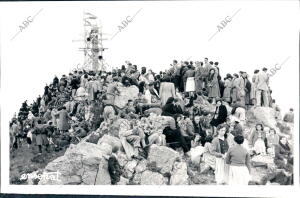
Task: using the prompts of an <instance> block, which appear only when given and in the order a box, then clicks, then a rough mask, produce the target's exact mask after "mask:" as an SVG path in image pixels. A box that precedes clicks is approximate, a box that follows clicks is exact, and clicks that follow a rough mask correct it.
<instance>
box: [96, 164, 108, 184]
mask: <svg viewBox="0 0 300 198" xmlns="http://www.w3.org/2000/svg"><path fill="white" fill-rule="evenodd" d="M95 185H111V179H110V175H109V172H108V162H107V160H106V159H105V158H102V159H101V161H100V164H99V169H98V173H97V177H96V181H95Z"/></svg>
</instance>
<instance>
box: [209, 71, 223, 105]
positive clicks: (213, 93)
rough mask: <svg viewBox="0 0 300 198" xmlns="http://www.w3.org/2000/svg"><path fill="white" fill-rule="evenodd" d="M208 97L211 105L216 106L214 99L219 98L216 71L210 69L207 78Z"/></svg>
mask: <svg viewBox="0 0 300 198" xmlns="http://www.w3.org/2000/svg"><path fill="white" fill-rule="evenodd" d="M207 86H208V97H209V98H211V99H212V104H216V98H220V96H221V94H220V88H219V81H218V70H217V69H214V68H212V69H210V70H209V76H208V85H207Z"/></svg>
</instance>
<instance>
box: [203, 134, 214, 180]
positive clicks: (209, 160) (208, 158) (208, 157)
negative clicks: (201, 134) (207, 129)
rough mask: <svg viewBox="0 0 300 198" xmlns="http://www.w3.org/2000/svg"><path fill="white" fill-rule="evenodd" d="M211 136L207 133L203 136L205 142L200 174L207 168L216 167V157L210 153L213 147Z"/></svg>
mask: <svg viewBox="0 0 300 198" xmlns="http://www.w3.org/2000/svg"><path fill="white" fill-rule="evenodd" d="M212 140H213V137H212V136H211V135H208V136H206V137H205V144H204V153H203V155H202V161H203V162H204V167H203V168H202V170H201V172H200V173H201V174H203V173H206V172H207V171H208V170H209V169H212V170H215V168H216V157H215V156H214V155H212V152H213V150H212V149H213V148H212V144H211V142H212Z"/></svg>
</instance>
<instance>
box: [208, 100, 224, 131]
mask: <svg viewBox="0 0 300 198" xmlns="http://www.w3.org/2000/svg"><path fill="white" fill-rule="evenodd" d="M215 115H218V116H217V118H214V117H215ZM214 117H213V119H212V121H211V122H210V124H211V125H212V126H215V127H217V126H218V125H219V124H222V123H224V122H226V118H227V109H226V107H225V105H221V106H219V108H218V107H216V110H215V114H214Z"/></svg>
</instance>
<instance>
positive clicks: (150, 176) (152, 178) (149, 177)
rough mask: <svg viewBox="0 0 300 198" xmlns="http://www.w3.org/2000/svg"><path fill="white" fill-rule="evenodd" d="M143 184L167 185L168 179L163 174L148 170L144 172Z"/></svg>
mask: <svg viewBox="0 0 300 198" xmlns="http://www.w3.org/2000/svg"><path fill="white" fill-rule="evenodd" d="M141 185H166V181H165V178H164V176H163V175H162V174H159V173H157V172H152V171H148V170H147V171H145V172H143V173H142V176H141Z"/></svg>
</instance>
